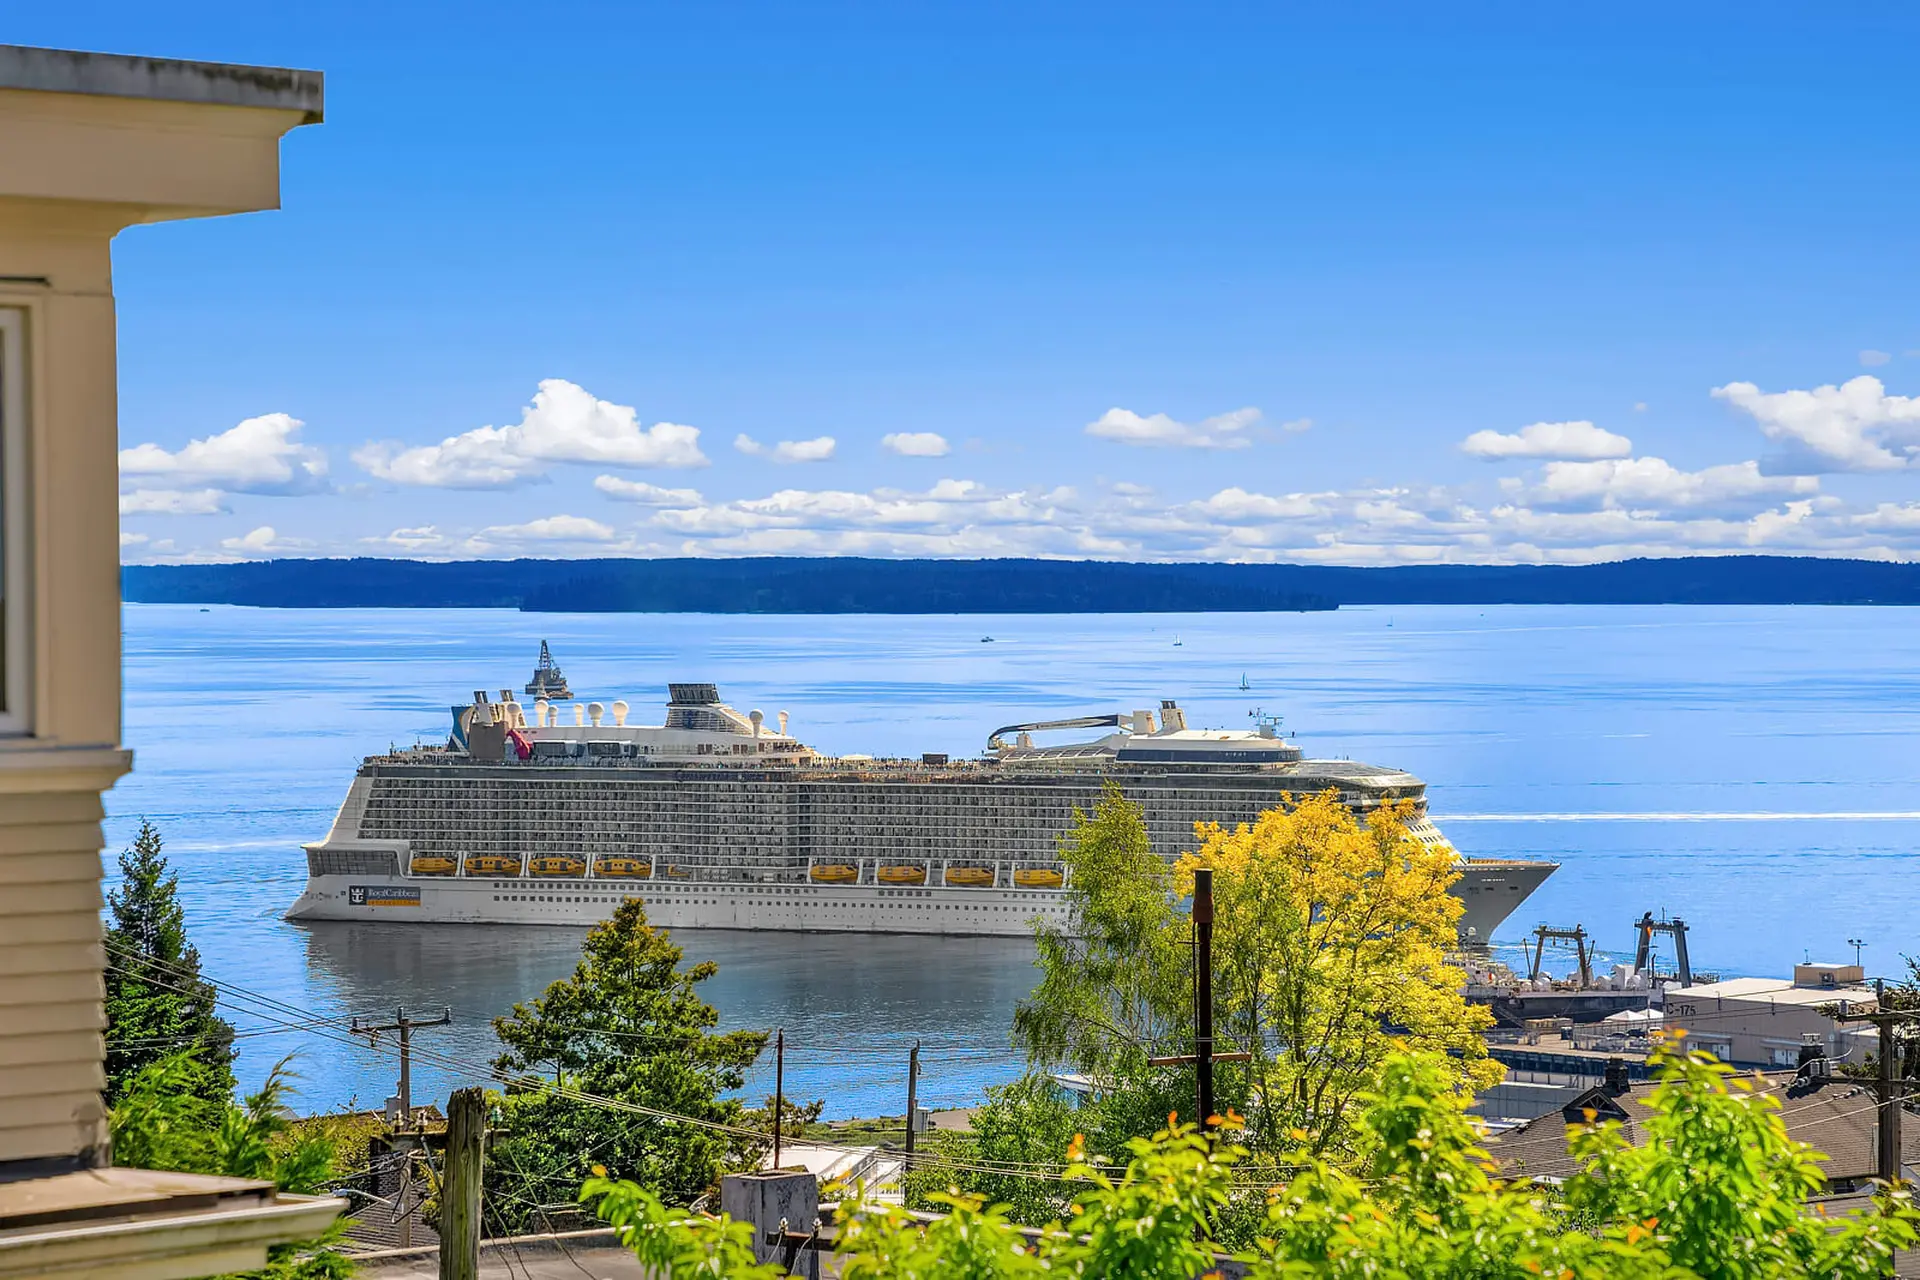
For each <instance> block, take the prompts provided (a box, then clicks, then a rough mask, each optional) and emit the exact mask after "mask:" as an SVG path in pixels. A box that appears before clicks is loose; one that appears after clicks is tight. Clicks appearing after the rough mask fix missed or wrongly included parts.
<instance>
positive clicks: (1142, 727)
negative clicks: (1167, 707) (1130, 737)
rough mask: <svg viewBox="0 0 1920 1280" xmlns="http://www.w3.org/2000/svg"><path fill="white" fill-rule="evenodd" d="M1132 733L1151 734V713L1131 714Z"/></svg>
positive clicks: (1139, 712)
mask: <svg viewBox="0 0 1920 1280" xmlns="http://www.w3.org/2000/svg"><path fill="white" fill-rule="evenodd" d="M1133 731H1134V732H1135V733H1152V732H1153V712H1151V711H1136V712H1134V713H1133Z"/></svg>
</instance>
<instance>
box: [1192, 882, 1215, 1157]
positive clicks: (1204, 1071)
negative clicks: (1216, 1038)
mask: <svg viewBox="0 0 1920 1280" xmlns="http://www.w3.org/2000/svg"><path fill="white" fill-rule="evenodd" d="M1193 992H1194V994H1193V1073H1194V1078H1195V1080H1196V1081H1197V1082H1198V1083H1199V1095H1200V1097H1199V1102H1200V1115H1199V1117H1198V1119H1199V1121H1200V1123H1201V1125H1203V1126H1204V1125H1205V1124H1206V1123H1207V1117H1208V1116H1210V1115H1212V1114H1213V1113H1214V1111H1213V868H1212V867H1200V868H1197V869H1196V870H1195V871H1194V873H1193Z"/></svg>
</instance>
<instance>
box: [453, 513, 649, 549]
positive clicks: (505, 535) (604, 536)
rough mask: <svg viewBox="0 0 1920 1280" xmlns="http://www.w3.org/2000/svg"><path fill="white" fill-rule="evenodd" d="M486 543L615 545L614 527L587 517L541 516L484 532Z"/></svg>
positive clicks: (490, 528) (493, 526)
mask: <svg viewBox="0 0 1920 1280" xmlns="http://www.w3.org/2000/svg"><path fill="white" fill-rule="evenodd" d="M479 536H480V538H482V539H483V540H485V541H487V542H496V543H497V542H612V541H613V540H614V539H615V538H616V537H618V536H619V535H618V534H616V533H615V532H614V531H613V529H612V527H611V526H608V525H604V524H601V523H600V522H599V521H598V520H589V519H588V518H587V517H585V516H542V517H540V518H539V519H538V520H529V521H527V522H526V523H525V524H496V525H490V526H488V527H487V528H485V529H482V530H481V531H480V534H479Z"/></svg>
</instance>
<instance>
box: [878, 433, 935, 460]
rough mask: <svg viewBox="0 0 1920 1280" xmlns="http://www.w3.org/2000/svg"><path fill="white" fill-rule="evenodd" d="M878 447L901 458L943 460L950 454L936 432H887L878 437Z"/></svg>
mask: <svg viewBox="0 0 1920 1280" xmlns="http://www.w3.org/2000/svg"><path fill="white" fill-rule="evenodd" d="M880 447H881V448H882V449H885V450H887V451H888V452H889V453H897V454H899V455H900V456H901V457H903V458H944V457H946V456H947V454H948V453H950V452H951V450H950V449H949V448H948V446H947V438H946V437H945V436H943V435H941V434H940V433H939V432H937V431H889V432H888V433H887V434H886V435H884V436H881V437H880Z"/></svg>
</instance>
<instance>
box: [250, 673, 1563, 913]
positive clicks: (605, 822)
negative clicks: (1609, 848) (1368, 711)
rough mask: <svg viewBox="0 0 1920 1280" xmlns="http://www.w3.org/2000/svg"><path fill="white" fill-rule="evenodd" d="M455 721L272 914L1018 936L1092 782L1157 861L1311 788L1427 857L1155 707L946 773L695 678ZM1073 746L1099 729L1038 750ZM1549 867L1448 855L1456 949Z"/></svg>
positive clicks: (1414, 787) (334, 840) (1059, 871)
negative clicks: (642, 715)
mask: <svg viewBox="0 0 1920 1280" xmlns="http://www.w3.org/2000/svg"><path fill="white" fill-rule="evenodd" d="M542 658H543V667H545V668H551V667H552V663H551V659H550V658H549V657H547V655H546V652H545V649H544V646H543V650H542ZM554 674H555V675H557V670H555V671H554ZM535 683H536V686H538V687H554V685H553V683H552V682H541V681H538V680H536V682H535ZM452 712H453V726H452V731H451V733H450V734H449V736H448V739H447V742H446V744H445V745H444V746H422V747H414V748H412V749H409V750H403V751H391V752H388V753H386V754H383V755H376V756H369V757H368V758H367V759H366V761H365V762H364V763H363V764H362V765H361V766H360V768H359V770H358V772H357V773H356V774H355V776H354V778H353V781H352V783H351V784H350V785H349V786H348V788H347V795H346V799H345V800H344V801H343V802H342V803H341V805H340V810H339V813H338V815H337V816H336V817H335V818H334V821H333V826H332V829H331V830H329V831H328V832H327V835H326V838H325V839H323V840H320V841H318V842H317V843H314V844H310V845H307V846H306V853H307V872H308V880H307V887H306V890H305V892H303V893H302V894H301V895H300V898H299V900H298V901H297V902H295V903H294V905H293V907H292V909H291V910H290V911H289V912H288V918H289V919H292V920H421V921H464V922H472V923H476V924H481V923H514V924H526V923H538V924H567V925H579V924H590V923H593V922H595V921H598V920H601V919H604V918H605V917H607V916H608V915H610V914H611V913H612V912H613V909H614V908H615V907H616V906H618V905H619V904H620V902H622V901H623V900H624V899H627V898H632V897H638V898H641V899H643V900H644V901H645V903H646V907H647V915H648V918H649V919H650V920H652V921H654V922H655V923H657V924H660V925H662V926H665V927H669V928H681V929H686V928H694V929H698V928H715V929H785V930H834V931H870V932H885V933H939V934H1004V935H1027V934H1030V933H1031V931H1032V927H1033V922H1034V920H1035V919H1036V918H1038V919H1053V920H1064V919H1066V918H1067V915H1068V905H1067V897H1068V893H1067V891H1068V885H1067V883H1066V872H1065V869H1064V868H1063V867H1062V865H1061V861H1060V858H1059V845H1060V840H1061V838H1062V837H1063V836H1064V835H1066V834H1067V833H1068V832H1069V831H1070V830H1071V828H1072V824H1073V815H1074V811H1075V810H1076V809H1078V810H1082V811H1088V812H1090V811H1091V810H1092V809H1093V806H1094V805H1095V803H1096V802H1097V801H1098V800H1099V798H1100V796H1101V793H1102V788H1103V787H1104V786H1105V785H1106V784H1108V783H1112V784H1114V785H1116V786H1118V787H1119V789H1120V790H1121V792H1123V793H1124V794H1125V795H1126V797H1127V798H1128V799H1129V800H1132V801H1133V802H1135V803H1136V804H1138V805H1139V806H1140V807H1141V809H1142V811H1143V812H1144V814H1145V815H1146V822H1147V827H1148V833H1149V836H1150V838H1151V840H1152V843H1153V848H1154V851H1155V852H1156V853H1159V854H1160V855H1162V856H1163V857H1166V858H1168V859H1172V858H1174V857H1177V856H1178V855H1179V854H1180V853H1181V852H1182V851H1183V850H1188V849H1191V848H1193V847H1194V824H1195V823H1196V822H1202V821H1208V822H1219V823H1222V824H1225V825H1229V826H1231V825H1233V824H1235V823H1242V822H1251V821H1252V820H1253V819H1254V818H1255V817H1256V816H1257V815H1258V814H1259V813H1261V812H1262V811H1263V810H1266V809H1270V808H1272V807H1274V806H1276V805H1279V804H1283V803H1285V802H1286V798H1287V797H1289V796H1301V795H1307V794H1315V793H1321V792H1325V791H1327V790H1329V789H1331V790H1334V791H1337V792H1338V793H1339V795H1340V797H1341V799H1342V801H1343V802H1344V803H1346V804H1347V805H1348V806H1349V807H1350V808H1352V809H1353V810H1354V811H1355V812H1356V813H1360V814H1365V813H1367V812H1369V811H1370V810H1372V809H1375V808H1377V807H1378V806H1380V805H1382V804H1385V803H1388V802H1390V801H1399V800H1405V801H1411V802H1412V805H1413V811H1414V814H1415V818H1414V822H1413V824H1412V830H1413V833H1414V834H1415V836H1417V837H1418V838H1419V839H1421V840H1423V841H1426V842H1428V843H1436V844H1444V843H1445V839H1444V837H1443V836H1442V835H1441V834H1440V832H1439V831H1438V829H1436V828H1435V827H1434V825H1433V822H1432V821H1431V819H1430V818H1429V817H1428V816H1427V811H1426V798H1425V792H1426V786H1425V784H1424V783H1423V782H1421V781H1420V779H1418V778H1416V777H1414V776H1413V775H1412V774H1409V773H1405V772H1402V771H1400V770H1398V769H1388V768H1382V767H1380V766H1378V765H1369V764H1359V763H1355V762H1352V761H1347V760H1309V759H1306V758H1304V757H1303V755H1302V753H1301V751H1300V749H1299V748H1298V747H1297V746H1295V745H1294V744H1293V742H1292V741H1290V740H1289V739H1288V738H1286V737H1284V736H1283V735H1282V734H1281V733H1280V732H1279V730H1278V728H1277V724H1276V722H1275V721H1273V720H1270V719H1263V720H1261V721H1260V722H1259V723H1258V724H1257V726H1256V727H1254V728H1251V729H1234V730H1218V729H1197V728H1192V727H1189V726H1188V724H1187V721H1186V716H1185V714H1184V713H1183V712H1182V711H1181V709H1180V707H1179V706H1178V704H1177V703H1175V702H1173V701H1171V700H1169V701H1163V702H1161V704H1160V706H1159V708H1158V711H1157V712H1156V711H1154V710H1133V711H1120V712H1110V713H1105V714H1099V715H1088V716H1080V717H1075V718H1071V719H1063V720H1050V721H1035V722H1032V723H1026V724H1012V725H1006V726H1003V727H1001V728H998V729H995V730H994V731H993V732H992V733H991V734H989V735H988V737H987V739H986V746H985V750H984V751H983V752H982V754H981V755H980V756H979V757H978V758H974V759H965V760H950V759H949V758H948V757H947V756H945V755H941V754H932V753H930V754H927V755H924V756H921V757H920V758H918V759H905V760H902V759H874V758H871V757H866V756H838V757H834V756H826V755H822V754H820V753H819V752H816V751H814V750H812V749H811V748H809V747H807V746H805V745H804V744H803V743H801V741H800V740H799V739H798V738H796V737H795V736H793V734H791V733H790V732H789V728H790V726H789V723H788V716H787V714H786V713H785V712H780V713H779V714H778V715H777V717H776V718H775V719H774V720H773V721H772V722H769V721H768V719H767V717H766V716H765V715H763V714H762V713H761V712H759V711H748V712H745V713H742V712H740V711H738V710H735V709H734V708H733V707H730V706H728V705H727V704H726V703H724V702H722V701H721V700H720V693H719V690H718V689H717V688H716V687H715V686H714V685H711V684H671V685H669V686H668V702H667V708H666V717H665V723H664V724H660V725H641V724H634V723H630V721H629V717H630V714H631V709H630V708H629V706H628V704H627V703H625V702H624V701H615V702H612V703H609V704H603V703H600V702H572V703H567V702H562V701H557V700H553V699H549V698H546V697H538V698H535V699H534V700H533V702H532V704H531V706H527V705H523V704H522V703H520V702H519V701H518V700H516V698H515V697H514V695H513V693H512V692H511V691H510V690H502V691H501V692H500V696H499V697H498V698H493V697H491V696H489V694H488V693H487V692H486V691H484V690H482V691H477V692H475V694H474V696H473V701H472V702H471V703H468V704H462V705H459V706H455V707H453V708H452ZM1074 730H1083V731H1084V730H1097V731H1101V732H1098V733H1097V734H1096V735H1095V736H1091V737H1088V736H1086V735H1085V734H1081V735H1079V736H1078V737H1077V738H1076V739H1073V740H1067V741H1060V740H1058V738H1057V736H1056V735H1059V734H1062V733H1066V732H1069V731H1074ZM1036 735H1038V737H1036ZM1043 740H1044V741H1043ZM1556 866H1557V864H1555V863H1551V862H1533V861H1509V860H1486V859H1463V860H1462V861H1461V863H1460V869H1461V876H1460V879H1459V881H1458V882H1457V883H1456V884H1455V885H1454V887H1453V892H1454V893H1455V894H1456V895H1458V896H1459V897H1460V898H1461V899H1462V900H1463V901H1464V902H1465V904H1466V910H1465V913H1464V914H1463V915H1462V917H1461V921H1460V932H1461V941H1462V942H1463V943H1466V944H1469V945H1472V944H1476V943H1484V942H1487V941H1490V940H1491V939H1492V936H1493V933H1494V930H1495V929H1497V928H1498V927H1499V926H1500V924H1501V922H1503V921H1504V920H1505V919H1506V918H1507V917H1508V916H1509V915H1510V914H1512V912H1513V911H1514V909H1515V908H1517V907H1518V906H1519V905H1520V904H1521V903H1522V902H1523V901H1525V900H1526V898H1527V895H1528V894H1530V893H1532V892H1533V890H1534V889H1536V888H1538V887H1539V885H1540V884H1541V882H1543V881H1544V880H1545V879H1546V878H1547V877H1548V876H1549V875H1551V874H1552V873H1553V871H1554V870H1555V869H1556Z"/></svg>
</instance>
